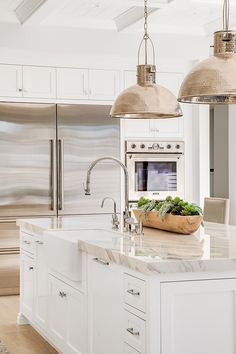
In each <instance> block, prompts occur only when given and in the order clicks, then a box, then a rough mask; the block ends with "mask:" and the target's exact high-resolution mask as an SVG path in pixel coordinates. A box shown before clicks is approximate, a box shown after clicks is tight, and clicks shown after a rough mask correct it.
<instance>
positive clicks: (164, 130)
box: [150, 72, 183, 138]
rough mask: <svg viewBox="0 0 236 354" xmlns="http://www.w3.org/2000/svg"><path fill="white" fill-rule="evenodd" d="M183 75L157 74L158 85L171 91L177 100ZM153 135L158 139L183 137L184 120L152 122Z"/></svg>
mask: <svg viewBox="0 0 236 354" xmlns="http://www.w3.org/2000/svg"><path fill="white" fill-rule="evenodd" d="M182 80H183V75H182V74H181V73H167V72H166V73H164V72H162V73H159V72H157V84H158V85H161V86H164V87H165V88H167V89H168V90H170V91H171V92H172V93H173V94H174V95H175V96H176V98H177V96H178V92H179V89H180V85H181V82H182ZM150 130H151V133H152V134H154V135H155V136H156V137H163V138H164V137H167V138H168V137H182V136H183V118H182V117H179V118H171V119H155V120H151V122H150Z"/></svg>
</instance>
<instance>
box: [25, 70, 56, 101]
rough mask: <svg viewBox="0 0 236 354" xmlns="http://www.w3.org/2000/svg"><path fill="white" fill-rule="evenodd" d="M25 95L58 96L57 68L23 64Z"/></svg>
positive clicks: (39, 96)
mask: <svg viewBox="0 0 236 354" xmlns="http://www.w3.org/2000/svg"><path fill="white" fill-rule="evenodd" d="M23 97H29V98H56V69H55V68H52V67H43V66H42V67H41V66H23Z"/></svg>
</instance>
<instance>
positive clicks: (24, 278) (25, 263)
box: [20, 253, 34, 320]
mask: <svg viewBox="0 0 236 354" xmlns="http://www.w3.org/2000/svg"><path fill="white" fill-rule="evenodd" d="M20 294H21V312H23V313H24V315H25V316H27V318H28V319H29V320H32V319H33V309H34V259H33V258H31V257H30V256H28V255H26V254H25V253H21V258H20Z"/></svg>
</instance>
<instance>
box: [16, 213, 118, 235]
mask: <svg viewBox="0 0 236 354" xmlns="http://www.w3.org/2000/svg"><path fill="white" fill-rule="evenodd" d="M16 224H17V225H18V226H20V227H21V228H22V229H23V230H25V231H27V232H29V233H33V234H36V235H42V234H43V233H44V232H45V231H49V230H78V229H91V228H97V227H103V228H106V227H109V225H110V224H111V216H110V215H105V214H104V215H103V214H101V215H80V216H59V217H49V218H43V217H42V218H34V219H17V220H16Z"/></svg>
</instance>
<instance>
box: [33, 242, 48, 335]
mask: <svg viewBox="0 0 236 354" xmlns="http://www.w3.org/2000/svg"><path fill="white" fill-rule="evenodd" d="M36 244H37V246H36V259H35V309H34V312H35V314H34V317H35V322H36V323H37V325H39V326H40V328H42V329H43V330H44V331H46V330H47V324H48V323H47V322H48V268H47V262H46V256H45V254H46V250H45V245H44V244H43V243H42V242H41V241H40V240H36Z"/></svg>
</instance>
